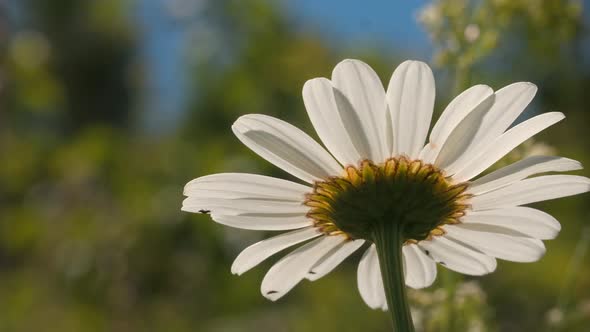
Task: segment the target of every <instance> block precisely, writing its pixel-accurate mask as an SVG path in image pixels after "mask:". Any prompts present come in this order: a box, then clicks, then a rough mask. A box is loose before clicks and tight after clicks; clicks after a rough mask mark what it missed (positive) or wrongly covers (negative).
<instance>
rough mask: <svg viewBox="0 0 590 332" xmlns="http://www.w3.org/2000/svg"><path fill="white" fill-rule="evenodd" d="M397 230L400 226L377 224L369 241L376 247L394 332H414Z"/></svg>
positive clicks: (390, 223) (402, 238) (401, 238)
mask: <svg viewBox="0 0 590 332" xmlns="http://www.w3.org/2000/svg"><path fill="white" fill-rule="evenodd" d="M401 227H402V224H401V223H395V222H387V221H385V222H381V223H377V224H376V225H375V228H374V230H373V234H372V235H373V236H372V237H373V242H374V243H375V245H376V247H377V253H378V256H379V264H380V267H381V277H382V278H383V286H384V288H385V297H386V298H387V306H388V308H389V313H390V315H391V320H392V323H393V327H394V331H395V332H414V325H413V323H412V315H411V313H410V306H409V303H408V298H407V293H406V284H405V281H404V266H403V256H402V255H403V254H402V246H403V244H404V242H405V239H404V237H403V232H402V229H401Z"/></svg>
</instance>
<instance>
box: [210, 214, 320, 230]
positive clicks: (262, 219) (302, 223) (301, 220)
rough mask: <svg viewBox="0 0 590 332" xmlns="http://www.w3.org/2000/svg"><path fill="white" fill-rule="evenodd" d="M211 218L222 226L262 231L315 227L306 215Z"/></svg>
mask: <svg viewBox="0 0 590 332" xmlns="http://www.w3.org/2000/svg"><path fill="white" fill-rule="evenodd" d="M211 218H212V219H213V220H215V221H216V222H217V223H220V224H222V225H226V226H230V227H235V228H241V229H250V230H262V231H285V230H291V229H298V228H303V227H309V226H312V225H313V221H312V220H311V219H309V218H307V217H306V216H305V215H304V214H296V215H290V214H278V215H276V214H275V215H273V214H270V215H269V214H264V213H249V214H238V215H225V214H212V215H211Z"/></svg>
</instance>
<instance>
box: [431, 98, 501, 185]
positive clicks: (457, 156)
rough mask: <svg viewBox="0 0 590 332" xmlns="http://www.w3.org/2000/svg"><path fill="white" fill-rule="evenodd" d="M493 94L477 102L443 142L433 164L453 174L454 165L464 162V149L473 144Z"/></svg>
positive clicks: (492, 99) (467, 149)
mask: <svg viewBox="0 0 590 332" xmlns="http://www.w3.org/2000/svg"><path fill="white" fill-rule="evenodd" d="M495 97H496V96H495V95H494V94H491V95H489V96H488V97H487V98H485V99H484V100H483V101H482V102H481V103H479V104H478V105H477V106H476V107H475V108H474V109H473V110H472V111H471V112H470V113H469V114H468V115H467V116H466V117H464V118H463V120H461V122H460V123H459V124H458V125H457V127H456V128H455V129H454V130H453V131H452V132H451V134H449V136H448V137H447V139H446V140H445V141H444V142H443V145H442V147H441V148H440V152H439V154H438V157H437V158H436V161H435V165H436V166H438V167H440V168H443V169H445V170H446V171H447V173H448V174H454V172H455V168H456V165H462V164H464V161H463V159H462V158H465V155H466V153H465V151H469V149H471V148H472V146H473V144H475V136H476V135H477V133H478V129H479V128H480V125H481V122H482V121H483V119H484V118H485V115H486V114H487V113H488V112H489V110H490V107H491V106H492V105H493V104H494V98H495Z"/></svg>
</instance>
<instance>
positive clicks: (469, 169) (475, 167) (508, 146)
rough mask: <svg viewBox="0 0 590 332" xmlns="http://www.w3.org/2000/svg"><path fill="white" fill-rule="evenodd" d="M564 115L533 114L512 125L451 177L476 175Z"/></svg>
mask: <svg viewBox="0 0 590 332" xmlns="http://www.w3.org/2000/svg"><path fill="white" fill-rule="evenodd" d="M564 117H565V116H564V115H563V113H560V112H550V113H545V114H541V115H538V116H535V117H534V118H531V119H529V120H527V121H524V122H522V123H520V124H518V125H516V126H514V127H513V128H511V129H510V130H508V131H507V132H505V133H504V134H502V135H501V136H500V137H498V138H497V139H496V140H495V141H494V142H493V143H491V144H490V145H489V146H488V147H487V148H485V149H483V150H482V151H481V152H480V153H479V155H478V156H477V157H474V158H473V159H472V160H471V161H469V162H467V163H466V165H465V166H464V167H463V169H462V170H460V171H459V172H457V173H456V174H455V175H453V179H454V180H455V181H457V182H463V181H467V180H469V179H471V178H473V177H474V176H477V175H478V174H479V173H481V172H483V171H484V170H486V169H487V168H488V167H490V166H492V165H493V164H494V163H495V162H497V161H498V160H500V158H502V157H504V156H505V155H506V154H508V153H509V152H510V151H512V149H514V148H515V147H517V146H519V145H520V144H521V143H522V142H524V141H526V140H527V139H529V138H531V137H532V136H534V135H536V134H538V133H539V132H540V131H542V130H543V129H545V128H547V127H549V126H551V125H553V124H555V123H557V122H559V121H561V120H562V119H563V118H564Z"/></svg>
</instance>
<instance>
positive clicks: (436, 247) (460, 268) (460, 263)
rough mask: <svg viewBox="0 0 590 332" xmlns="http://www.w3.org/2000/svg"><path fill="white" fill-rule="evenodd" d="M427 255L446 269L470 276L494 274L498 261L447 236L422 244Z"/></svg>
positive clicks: (434, 238) (435, 237) (437, 237)
mask: <svg viewBox="0 0 590 332" xmlns="http://www.w3.org/2000/svg"><path fill="white" fill-rule="evenodd" d="M420 246H421V247H422V248H424V249H425V253H426V254H427V255H429V256H430V257H432V259H433V260H434V261H436V262H437V263H439V264H441V265H443V266H444V267H446V268H448V269H451V270H453V271H457V272H459V273H463V274H468V275H484V274H488V273H491V272H494V270H495V269H496V259H495V258H494V257H490V256H487V255H484V254H482V253H481V252H479V251H475V250H474V249H472V248H470V247H468V246H465V245H464V244H461V243H457V242H455V241H452V240H450V239H448V238H446V236H434V237H432V239H431V240H425V241H421V242H420Z"/></svg>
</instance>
